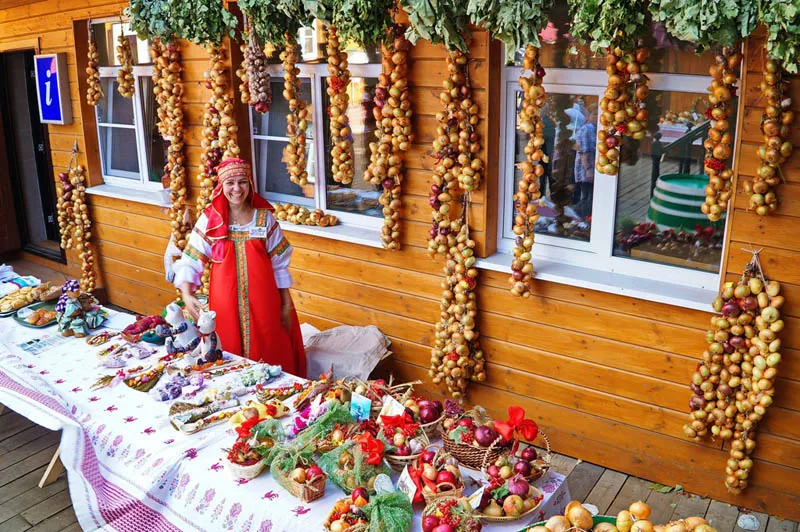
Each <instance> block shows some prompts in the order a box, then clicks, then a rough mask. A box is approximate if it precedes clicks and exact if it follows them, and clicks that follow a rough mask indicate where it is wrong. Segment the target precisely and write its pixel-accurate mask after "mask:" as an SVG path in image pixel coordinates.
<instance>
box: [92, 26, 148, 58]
mask: <svg viewBox="0 0 800 532" xmlns="http://www.w3.org/2000/svg"><path fill="white" fill-rule="evenodd" d="M92 32H93V35H94V40H95V42H96V43H97V52H98V53H99V55H100V58H99V63H100V66H101V67H113V66H119V61H117V44H118V43H117V38H118V37H119V36H120V35H121V34H124V35H125V36H126V37H127V38H128V39H129V40H130V43H131V52H132V60H133V64H134V65H147V64H150V63H151V59H150V46H149V43H148V42H147V41H143V40H141V39H139V38H138V37H137V36H136V34H135V33H134V32H132V31H131V29H130V26H129V24H128V23H127V22H124V23H120V22H101V23H98V24H92Z"/></svg>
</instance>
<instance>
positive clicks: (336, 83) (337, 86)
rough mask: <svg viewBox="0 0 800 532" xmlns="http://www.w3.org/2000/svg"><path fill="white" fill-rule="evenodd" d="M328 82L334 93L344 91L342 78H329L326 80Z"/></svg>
mask: <svg viewBox="0 0 800 532" xmlns="http://www.w3.org/2000/svg"><path fill="white" fill-rule="evenodd" d="M328 82H329V83H330V86H331V89H333V91H334V92H342V91H343V90H344V87H345V85H344V80H343V79H342V78H340V77H338V76H331V77H330V78H329V79H328Z"/></svg>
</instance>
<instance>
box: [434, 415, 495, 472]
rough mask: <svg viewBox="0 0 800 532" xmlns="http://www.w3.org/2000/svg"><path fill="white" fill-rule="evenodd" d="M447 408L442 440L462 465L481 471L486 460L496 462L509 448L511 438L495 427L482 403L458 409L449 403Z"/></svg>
mask: <svg viewBox="0 0 800 532" xmlns="http://www.w3.org/2000/svg"><path fill="white" fill-rule="evenodd" d="M448 403H450V401H448ZM446 409H447V412H446V413H445V418H444V420H443V421H442V444H443V445H444V449H445V451H447V452H448V453H450V455H452V456H453V457H454V458H455V459H456V460H458V461H459V462H460V463H461V464H462V465H463V466H465V467H468V468H470V469H474V470H476V471H480V470H481V469H483V467H484V464H491V463H494V462H495V460H497V459H498V458H499V457H500V455H501V454H503V452H504V451H506V450H507V448H508V446H509V444H510V441H509V440H506V439H505V438H503V437H502V436H501V435H500V434H499V433H498V432H497V430H495V428H494V426H493V421H492V419H491V418H490V417H489V416H488V414H487V413H486V411H485V410H484V409H483V408H482V407H480V406H476V407H475V408H474V409H472V410H471V411H469V412H463V411H462V412H460V413H458V412H457V410H455V411H454V406H453V405H451V404H448V405H447V406H446Z"/></svg>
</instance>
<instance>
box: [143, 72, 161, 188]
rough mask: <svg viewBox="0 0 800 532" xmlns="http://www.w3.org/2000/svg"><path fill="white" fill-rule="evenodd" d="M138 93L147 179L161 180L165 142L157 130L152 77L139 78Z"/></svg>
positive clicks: (152, 180)
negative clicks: (140, 102)
mask: <svg viewBox="0 0 800 532" xmlns="http://www.w3.org/2000/svg"><path fill="white" fill-rule="evenodd" d="M138 94H139V95H141V98H142V115H143V116H142V119H143V121H144V124H142V127H143V129H144V142H145V146H144V148H145V150H146V151H145V153H146V154H147V164H148V173H147V180H148V181H151V182H155V183H158V182H161V178H162V177H163V176H164V165H165V164H166V163H167V143H166V142H164V139H163V137H162V136H161V132H159V131H158V115H157V114H156V106H157V104H156V97H155V95H154V94H153V79H152V78H151V77H150V76H143V77H140V78H139V92H138Z"/></svg>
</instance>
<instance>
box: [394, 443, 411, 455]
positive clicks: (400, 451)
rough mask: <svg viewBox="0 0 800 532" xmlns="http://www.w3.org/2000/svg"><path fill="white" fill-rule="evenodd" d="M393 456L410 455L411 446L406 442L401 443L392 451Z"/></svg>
mask: <svg viewBox="0 0 800 532" xmlns="http://www.w3.org/2000/svg"><path fill="white" fill-rule="evenodd" d="M394 454H395V456H411V448H410V447H409V446H408V444H405V443H404V444H403V445H400V446H399V447H397V450H395V452H394Z"/></svg>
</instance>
